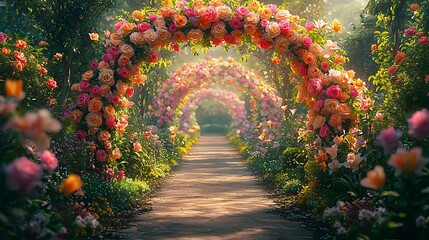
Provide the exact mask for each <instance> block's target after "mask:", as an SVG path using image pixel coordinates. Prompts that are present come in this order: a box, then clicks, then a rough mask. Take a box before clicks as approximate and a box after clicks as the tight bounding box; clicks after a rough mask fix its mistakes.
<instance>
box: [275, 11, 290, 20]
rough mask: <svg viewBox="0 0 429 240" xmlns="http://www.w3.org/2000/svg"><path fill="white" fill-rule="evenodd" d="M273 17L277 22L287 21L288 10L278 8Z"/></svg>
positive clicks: (288, 16)
mask: <svg viewBox="0 0 429 240" xmlns="http://www.w3.org/2000/svg"><path fill="white" fill-rule="evenodd" d="M274 18H275V19H276V20H277V22H280V21H281V20H288V21H289V18H290V13H289V11H288V10H278V11H277V12H276V15H275V16H274Z"/></svg>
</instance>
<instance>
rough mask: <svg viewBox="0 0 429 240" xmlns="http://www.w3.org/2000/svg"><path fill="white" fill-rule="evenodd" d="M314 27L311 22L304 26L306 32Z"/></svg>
mask: <svg viewBox="0 0 429 240" xmlns="http://www.w3.org/2000/svg"><path fill="white" fill-rule="evenodd" d="M315 27H316V25H314V22H312V21H307V22H306V23H305V25H304V28H305V30H307V31H311V30H313V29H314V28H315Z"/></svg>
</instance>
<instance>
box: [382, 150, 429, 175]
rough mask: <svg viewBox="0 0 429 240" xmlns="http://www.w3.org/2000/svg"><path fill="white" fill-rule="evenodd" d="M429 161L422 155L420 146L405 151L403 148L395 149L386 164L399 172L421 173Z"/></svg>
mask: <svg viewBox="0 0 429 240" xmlns="http://www.w3.org/2000/svg"><path fill="white" fill-rule="evenodd" d="M428 162H429V160H428V159H426V158H423V157H422V149H421V148H420V147H414V148H411V149H410V151H407V150H405V149H403V148H399V149H398V150H396V152H395V153H394V154H392V156H390V158H389V160H387V164H389V165H390V166H392V167H394V168H395V169H396V171H397V172H399V173H402V172H403V173H417V174H419V173H421V171H422V169H423V167H424V166H425V165H426V164H427V163H428Z"/></svg>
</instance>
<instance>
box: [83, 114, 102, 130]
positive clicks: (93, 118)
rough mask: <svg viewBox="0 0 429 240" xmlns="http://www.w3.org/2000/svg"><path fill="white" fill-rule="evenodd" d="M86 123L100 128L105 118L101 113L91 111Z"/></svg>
mask: <svg viewBox="0 0 429 240" xmlns="http://www.w3.org/2000/svg"><path fill="white" fill-rule="evenodd" d="M85 120H86V125H88V127H89V128H91V127H94V128H98V127H100V126H101V124H102V123H103V119H102V118H101V113H99V112H90V113H88V115H86V117H85Z"/></svg>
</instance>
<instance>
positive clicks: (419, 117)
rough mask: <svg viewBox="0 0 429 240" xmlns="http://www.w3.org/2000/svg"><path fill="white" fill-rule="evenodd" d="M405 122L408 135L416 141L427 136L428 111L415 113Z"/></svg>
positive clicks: (423, 110) (428, 124) (428, 126)
mask: <svg viewBox="0 0 429 240" xmlns="http://www.w3.org/2000/svg"><path fill="white" fill-rule="evenodd" d="M407 121H408V129H409V130H408V134H410V135H411V136H413V137H415V138H416V139H418V140H421V139H424V138H426V137H428V136H429V111H428V110H427V109H422V110H420V111H417V112H415V113H414V114H413V116H411V118H409V119H408V120H407Z"/></svg>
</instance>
